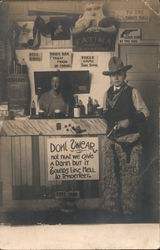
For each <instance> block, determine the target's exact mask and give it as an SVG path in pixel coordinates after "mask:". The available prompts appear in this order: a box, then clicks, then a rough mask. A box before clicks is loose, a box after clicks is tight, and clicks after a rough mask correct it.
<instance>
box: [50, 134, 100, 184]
mask: <svg viewBox="0 0 160 250" xmlns="http://www.w3.org/2000/svg"><path fill="white" fill-rule="evenodd" d="M47 144H48V145H47V146H48V180H49V181H53V180H63V181H67V180H98V179H99V148H98V138H97V137H82V138H77V137H74V138H48V141H47Z"/></svg>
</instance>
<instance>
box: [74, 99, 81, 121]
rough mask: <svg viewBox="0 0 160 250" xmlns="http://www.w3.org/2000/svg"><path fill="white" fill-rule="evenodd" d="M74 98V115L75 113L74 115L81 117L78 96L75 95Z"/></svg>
mask: <svg viewBox="0 0 160 250" xmlns="http://www.w3.org/2000/svg"><path fill="white" fill-rule="evenodd" d="M74 99H75V104H74V108H73V115H74V117H76V118H78V117H80V106H79V103H78V96H75V97H74Z"/></svg>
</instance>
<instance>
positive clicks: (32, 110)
mask: <svg viewBox="0 0 160 250" xmlns="http://www.w3.org/2000/svg"><path fill="white" fill-rule="evenodd" d="M31 115H36V105H35V101H34V100H33V101H32V104H31Z"/></svg>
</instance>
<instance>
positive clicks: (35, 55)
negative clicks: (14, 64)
mask: <svg viewBox="0 0 160 250" xmlns="http://www.w3.org/2000/svg"><path fill="white" fill-rule="evenodd" d="M29 60H30V61H34V62H36V61H37V62H40V61H42V53H40V52H30V53H29Z"/></svg>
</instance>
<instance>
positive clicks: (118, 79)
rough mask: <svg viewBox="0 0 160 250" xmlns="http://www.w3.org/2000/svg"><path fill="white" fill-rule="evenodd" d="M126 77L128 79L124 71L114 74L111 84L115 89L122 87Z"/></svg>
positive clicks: (111, 77)
mask: <svg viewBox="0 0 160 250" xmlns="http://www.w3.org/2000/svg"><path fill="white" fill-rule="evenodd" d="M125 77H126V74H125V72H123V71H120V72H117V73H115V74H112V75H111V76H110V79H111V83H112V84H113V85H114V86H115V87H120V86H121V85H122V84H123V82H124V79H125Z"/></svg>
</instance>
